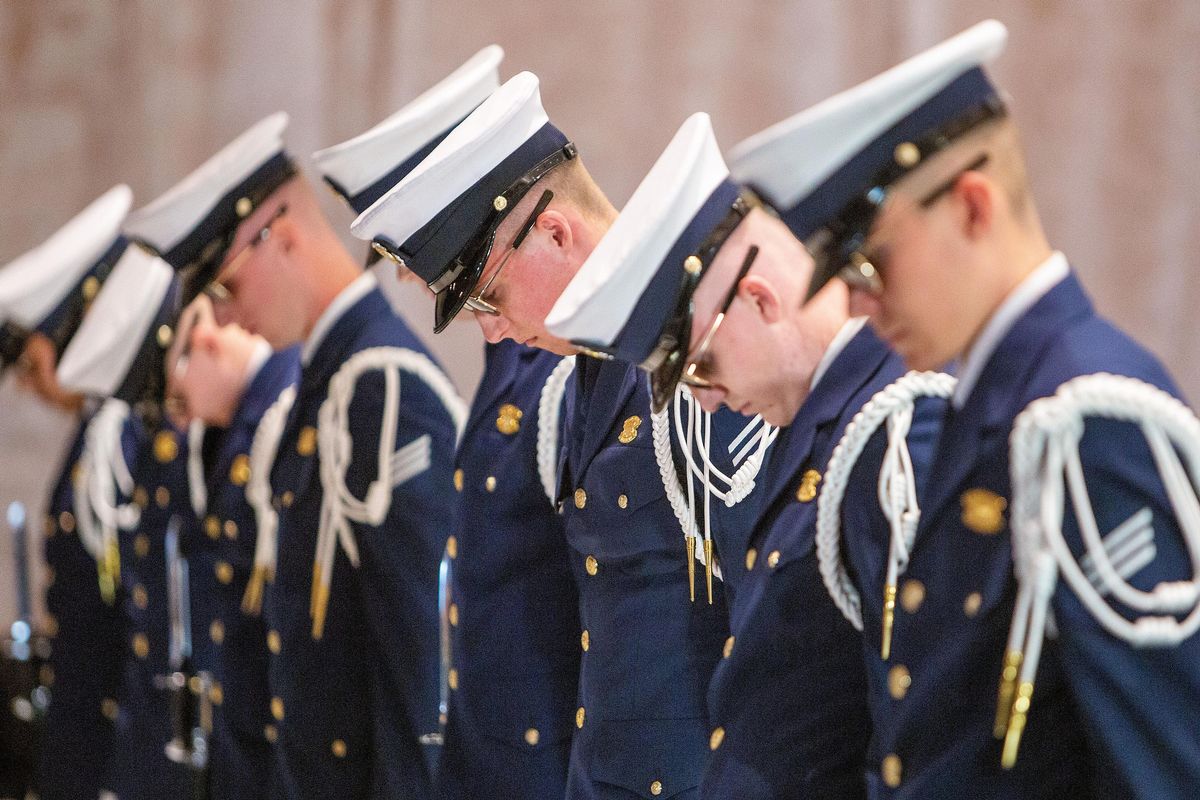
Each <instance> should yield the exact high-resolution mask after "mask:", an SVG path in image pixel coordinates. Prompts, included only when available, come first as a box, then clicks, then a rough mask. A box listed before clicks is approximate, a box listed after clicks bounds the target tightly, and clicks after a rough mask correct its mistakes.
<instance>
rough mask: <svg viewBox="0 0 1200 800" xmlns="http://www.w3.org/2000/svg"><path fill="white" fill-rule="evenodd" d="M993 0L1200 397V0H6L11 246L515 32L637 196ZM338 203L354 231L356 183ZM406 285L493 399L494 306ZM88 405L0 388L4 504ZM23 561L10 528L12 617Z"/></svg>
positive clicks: (1109, 276)
mask: <svg viewBox="0 0 1200 800" xmlns="http://www.w3.org/2000/svg"><path fill="white" fill-rule="evenodd" d="M989 16H993V17H996V18H998V19H1000V20H1001V21H1002V22H1004V23H1005V24H1006V25H1007V26H1008V27H1009V30H1010V40H1009V45H1008V50H1007V52H1006V53H1005V54H1004V55H1003V56H1002V58H1001V59H1000V60H999V62H998V63H997V64H996V66H995V67H994V69H993V70H992V73H993V75H994V76H995V77H996V79H997V80H998V82H999V83H1000V84H1001V85H1002V86H1003V87H1005V89H1007V90H1008V92H1009V93H1010V94H1011V95H1012V104H1013V108H1014V111H1015V115H1016V118H1017V120H1018V122H1019V124H1020V127H1021V129H1022V131H1023V133H1024V139H1025V145H1026V149H1027V151H1028V156H1029V162H1030V171H1031V173H1032V178H1033V184H1034V191H1035V194H1036V196H1037V198H1038V204H1039V207H1040V210H1041V213H1042V217H1043V221H1044V222H1045V224H1046V228H1047V230H1048V232H1049V235H1050V238H1051V242H1052V243H1053V244H1054V245H1055V246H1057V247H1058V248H1060V249H1062V250H1064V251H1065V252H1066V253H1067V255H1068V256H1069V258H1070V259H1071V261H1072V263H1073V264H1074V266H1075V267H1076V269H1077V270H1078V271H1079V272H1080V274H1081V275H1082V277H1083V280H1084V283H1085V284H1086V285H1087V286H1088V287H1089V288H1090V290H1091V292H1092V293H1093V296H1094V298H1095V300H1096V302H1097V304H1098V305H1099V307H1100V309H1101V310H1102V311H1103V312H1104V313H1105V314H1107V315H1108V316H1110V317H1111V318H1113V319H1115V320H1116V321H1117V322H1118V323H1119V324H1120V325H1122V326H1123V327H1125V328H1126V329H1127V330H1129V331H1130V332H1132V333H1133V334H1134V335H1135V336H1136V337H1137V338H1139V339H1140V340H1141V341H1142V342H1143V343H1144V344H1146V345H1147V346H1149V347H1150V348H1151V349H1152V350H1154V351H1155V352H1157V353H1158V354H1159V355H1160V356H1161V357H1162V359H1163V360H1164V361H1165V362H1166V363H1167V365H1168V367H1169V368H1170V369H1171V370H1172V371H1173V372H1174V374H1175V376H1176V378H1177V379H1178V380H1179V382H1180V384H1181V385H1182V387H1183V390H1184V392H1185V393H1186V394H1187V395H1188V396H1189V397H1190V398H1191V399H1192V400H1193V401H1195V400H1196V399H1197V398H1198V397H1200V362H1197V360H1195V359H1194V358H1193V357H1192V356H1193V355H1194V353H1195V352H1196V347H1197V343H1200V314H1198V313H1197V306H1198V304H1200V303H1198V301H1200V270H1197V269H1196V267H1195V260H1196V256H1197V253H1200V203H1197V200H1196V197H1195V189H1196V187H1197V186H1200V48H1197V47H1196V46H1195V43H1196V42H1197V41H1200V3H1198V2H1196V0H1152V1H1151V0H1141V1H1140V2H1139V1H1138V0H1133V1H1131V2H1126V0H987V1H986V2H985V1H984V0H753V1H752V2H742V3H733V2H728V0H600V2H589V3H575V2H566V1H565V0H511V1H510V2H504V3H498V2H484V1H483V0H474V1H469V0H245V1H243V0H172V2H167V3H164V2H159V1H157V0H2V1H0V59H2V64H0V197H3V198H4V200H3V201H2V202H0V264H3V263H6V262H8V261H9V260H11V259H12V258H14V257H16V256H17V255H19V254H20V253H22V252H24V251H25V250H27V249H29V248H31V247H33V246H34V245H36V244H38V243H39V242H41V241H42V240H43V239H44V238H46V237H47V236H49V235H50V234H51V233H52V232H53V231H54V230H55V229H57V228H58V227H60V226H61V225H62V224H63V223H64V222H66V220H67V219H68V218H69V217H70V216H71V215H73V214H75V213H76V212H78V211H79V210H81V209H82V208H83V207H84V206H85V205H87V203H88V202H90V201H91V200H92V199H94V198H95V197H97V196H98V195H100V194H101V193H102V192H104V191H105V190H106V189H108V188H109V187H111V186H113V185H114V184H117V183H122V182H123V183H128V184H129V185H130V186H131V187H132V188H133V190H134V194H135V207H136V206H139V205H142V204H144V203H146V202H148V201H150V200H152V199H153V198H154V197H156V196H157V195H158V194H159V193H160V192H162V191H164V190H165V189H167V188H168V187H170V186H171V185H172V184H173V183H175V182H176V181H177V180H179V179H180V178H181V177H182V176H183V175H185V174H186V173H188V172H189V171H191V170H192V169H193V168H195V167H196V166H198V165H199V164H200V163H201V162H202V161H203V160H204V159H205V158H207V157H208V156H209V155H210V154H211V153H213V152H215V151H216V150H217V149H219V148H220V147H221V146H222V145H224V144H225V143H226V142H227V141H229V140H230V139H232V138H233V137H235V136H236V135H237V134H239V133H240V132H241V131H242V130H243V129H245V128H246V127H248V126H249V125H251V124H252V123H254V122H255V121H257V120H258V119H260V118H261V117H263V116H265V115H267V114H268V113H270V112H273V111H276V110H280V109H282V110H285V111H287V112H289V113H290V114H291V126H290V128H289V131H288V134H287V140H288V143H289V145H290V147H291V148H292V150H293V152H294V153H296V154H297V155H300V156H302V157H307V154H309V153H311V152H312V151H313V150H315V149H318V148H320V147H324V146H327V145H330V144H333V143H336V142H339V141H342V140H344V139H346V138H349V137H350V136H353V135H355V134H357V133H360V132H361V131H363V130H365V129H366V128H368V127H370V126H371V125H373V124H375V123H376V122H378V121H379V120H381V119H383V118H384V117H386V116H387V115H388V114H390V113H391V112H392V111H394V110H396V109H397V108H399V107H400V106H401V105H403V104H404V103H406V102H407V101H408V100H410V99H412V98H413V97H415V96H416V95H417V94H418V93H419V92H421V91H422V90H424V89H425V88H427V87H428V86H430V85H431V84H433V83H435V82H436V81H437V80H439V79H440V78H442V77H443V76H444V75H445V74H446V73H448V72H449V71H450V70H452V69H453V68H455V67H456V66H458V65H459V64H460V63H461V62H462V61H463V60H465V59H466V58H467V57H468V56H470V55H471V54H472V53H474V52H475V51H476V50H477V49H479V48H480V47H482V46H483V45H485V44H488V43H491V42H497V43H499V44H501V45H502V46H503V47H504V48H505V50H506V51H507V58H506V60H505V62H504V64H503V66H502V70H501V76H502V78H507V77H509V76H511V75H513V74H515V73H516V72H518V71H520V70H523V69H528V70H532V71H534V72H535V73H537V74H538V75H539V76H540V77H541V80H542V97H543V101H544V103H545V106H546V109H547V111H548V112H549V114H550V117H551V119H552V120H554V121H555V122H556V124H557V125H558V127H560V128H561V129H563V130H564V131H565V132H566V133H567V134H568V135H569V136H571V137H572V138H574V140H575V141H576V143H577V144H578V145H579V147H580V151H581V153H582V154H583V156H584V159H585V161H586V162H587V164H588V166H589V168H590V170H591V172H592V174H593V175H594V176H595V177H596V179H597V180H598V181H599V182H600V185H601V186H602V187H603V188H604V189H605V190H606V191H607V192H608V193H609V194H610V196H611V197H612V199H613V201H614V202H615V203H616V205H617V206H618V207H619V206H620V205H621V204H622V203H623V202H624V201H625V199H626V198H627V197H628V196H629V194H630V193H631V192H632V191H633V189H634V187H635V186H636V185H637V183H638V181H639V180H640V178H641V176H642V175H643V174H644V173H645V172H646V170H647V169H649V167H650V165H651V164H652V163H653V161H654V159H655V158H656V157H657V155H658V153H659V152H660V151H661V149H662V148H663V147H664V146H665V145H666V143H667V142H668V140H669V139H670V137H671V135H672V134H673V133H674V131H675V129H676V127H677V126H678V125H679V124H680V123H681V122H682V121H683V120H684V119H685V118H686V117H687V116H688V114H690V113H691V112H694V111H698V110H703V111H708V112H710V113H711V114H712V117H713V122H714V125H715V127H716V130H717V134H718V136H719V137H720V139H721V141H722V143H723V145H724V146H725V147H729V146H732V145H733V144H735V143H736V142H738V141H739V140H740V139H741V138H743V137H745V136H747V135H749V134H751V133H754V132H756V131H758V130H760V129H761V128H763V127H765V126H767V125H769V124H771V123H773V122H776V121H778V120H779V119H781V118H783V117H786V116H788V115H790V114H792V113H794V112H796V111H799V110H801V109H802V108H804V107H805V106H807V105H809V104H811V103H813V102H816V101H818V100H820V99H822V98H824V97H826V96H828V95H829V94H832V93H833V92H836V91H838V90H841V89H844V88H847V87H849V86H851V85H853V84H855V83H857V82H858V81H861V80H864V79H866V78H868V77H870V76H871V75H873V74H875V73H876V72H879V71H880V70H883V69H885V68H887V67H888V66H890V65H892V64H893V63H895V62H897V61H899V60H901V59H903V58H905V57H907V56H909V55H912V54H914V53H916V52H918V51H920V50H922V49H924V48H926V47H929V46H931V45H933V44H935V43H937V42H938V41H940V40H941V39H943V38H945V37H947V36H949V35H951V34H954V33H956V32H958V31H960V30H962V29H964V28H966V27H968V26H970V25H971V24H973V23H975V22H977V21H979V20H981V19H984V18H985V17H989ZM328 211H329V213H330V215H331V217H332V218H333V219H334V220H335V221H337V223H338V224H340V225H342V226H343V228H348V226H349V223H350V221H351V219H352V216H351V214H350V213H349V211H348V210H346V209H345V208H344V207H342V206H340V205H338V204H337V203H336V202H334V201H333V199H332V197H331V198H330V200H329V204H328ZM346 241H347V244H349V245H350V246H351V247H352V248H354V252H363V251H364V248H363V245H362V243H360V242H357V241H355V240H352V239H351V238H350V237H349V236H348V234H347V237H346ZM0 268H2V267H0ZM401 300H402V301H405V302H406V305H410V306H411V308H412V311H411V312H406V316H407V318H408V319H409V321H410V322H411V323H412V325H413V326H414V328H415V329H416V330H417V331H418V333H420V334H421V335H423V336H424V337H425V339H426V341H428V342H429V343H430V345H431V346H432V348H433V349H434V351H435V352H436V353H437V354H438V356H439V357H440V358H441V359H442V362H443V364H444V365H445V366H446V368H447V369H448V371H449V372H450V374H451V376H452V377H453V378H454V380H455V381H456V382H457V384H458V386H459V388H460V390H461V391H462V392H463V394H464V396H466V397H468V398H469V397H470V394H471V392H472V391H473V390H474V387H475V384H476V382H477V381H478V378H479V373H480V371H481V369H482V357H481V341H482V340H481V339H480V336H479V333H478V329H477V327H476V326H475V324H474V323H473V322H471V320H470V318H469V317H468V318H466V319H465V320H464V321H463V322H461V323H458V324H456V325H455V326H453V327H452V329H451V330H449V331H447V332H446V333H444V334H442V335H440V336H437V337H434V336H433V335H432V334H431V332H430V329H431V325H432V322H431V316H432V315H431V309H430V306H429V303H428V302H427V301H424V300H423V298H421V297H420V296H418V295H416V294H413V295H406V296H403V297H401ZM408 301H411V302H408ZM70 427H71V424H70V420H68V419H66V418H65V417H61V416H59V415H57V414H55V413H54V412H51V411H49V410H47V409H46V408H45V407H44V406H42V405H41V404H39V403H38V402H36V401H34V400H32V399H30V398H28V397H26V396H25V395H23V394H22V393H21V392H20V391H18V390H17V388H16V387H15V386H14V385H13V382H12V380H11V379H10V380H8V381H6V382H5V383H4V384H3V385H0V508H2V507H5V506H7V504H8V503H9V502H10V501H12V500H21V501H24V502H25V503H26V504H28V505H29V506H30V511H31V518H32V519H33V520H34V521H35V522H34V524H35V525H37V524H40V522H39V520H40V519H41V516H42V515H41V509H42V507H43V506H44V504H45V496H46V493H47V489H48V483H49V482H50V481H51V480H52V477H53V475H54V474H56V471H57V469H58V464H59V459H60V457H61V451H62V449H63V447H65V445H66V437H67V435H68V434H69V432H70ZM34 551H35V552H36V551H37V548H36V546H35V548H34ZM12 574H13V567H12V560H11V541H10V537H8V536H2V535H0V622H3V623H4V624H5V627H7V621H8V620H9V619H11V616H12V614H13V607H14V590H13V581H12V579H11V576H12Z"/></svg>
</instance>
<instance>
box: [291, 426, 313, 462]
mask: <svg viewBox="0 0 1200 800" xmlns="http://www.w3.org/2000/svg"><path fill="white" fill-rule="evenodd" d="M296 452H297V453H299V454H300V455H302V456H304V457H305V458H308V457H309V456H311V455H312V454H313V453H315V452H317V429H316V428H314V427H313V426H312V425H305V426H304V427H303V428H301V429H300V436H299V437H298V438H297V439H296Z"/></svg>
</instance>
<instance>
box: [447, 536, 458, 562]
mask: <svg viewBox="0 0 1200 800" xmlns="http://www.w3.org/2000/svg"><path fill="white" fill-rule="evenodd" d="M446 555H448V556H450V557H451V558H458V538H457V537H455V536H451V537H449V538H448V539H446Z"/></svg>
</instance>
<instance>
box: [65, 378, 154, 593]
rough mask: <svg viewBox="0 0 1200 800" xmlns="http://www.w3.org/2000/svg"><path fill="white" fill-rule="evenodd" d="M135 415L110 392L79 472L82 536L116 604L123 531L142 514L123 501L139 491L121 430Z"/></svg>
mask: <svg viewBox="0 0 1200 800" xmlns="http://www.w3.org/2000/svg"><path fill="white" fill-rule="evenodd" d="M128 419H129V404H128V403H125V402H124V401H122V400H117V399H115V398H109V399H108V400H105V401H104V404H103V405H101V406H100V408H99V410H97V411H96V414H95V416H93V417H92V419H91V421H90V422H88V426H87V431H86V432H85V433H84V449H83V455H82V456H81V457H80V459H79V465H80V470H79V472H78V474H77V476H76V478H75V482H74V489H75V521H76V525H77V526H78V529H79V538H80V540H81V541H82V542H83V545H84V547H85V548H86V549H87V551H88V553H90V554H91V556H92V558H94V559H96V567H97V571H98V573H99V580H100V594H101V597H103V598H104V601H105V602H106V603H108V604H109V605H112V604H113V603H114V602H115V601H116V592H117V586H119V585H120V582H121V555H120V548H119V546H118V543H117V531H118V529H120V530H126V531H129V530H133V529H134V528H136V527H137V524H138V522H139V521H140V519H141V509H140V508H139V507H138V506H137V504H136V503H132V502H125V503H121V502H118V498H119V497H120V496H122V495H123V496H125V497H129V496H130V495H132V494H133V491H134V484H133V476H132V475H131V474H130V472H129V465H128V464H126V463H125V453H124V451H123V450H122V448H121V433H122V431H123V430H124V429H125V423H126V421H127V420H128Z"/></svg>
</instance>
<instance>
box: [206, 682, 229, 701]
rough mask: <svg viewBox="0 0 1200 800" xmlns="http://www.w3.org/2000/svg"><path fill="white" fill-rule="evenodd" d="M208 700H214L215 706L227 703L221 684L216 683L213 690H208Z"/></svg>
mask: <svg viewBox="0 0 1200 800" xmlns="http://www.w3.org/2000/svg"><path fill="white" fill-rule="evenodd" d="M208 699H209V700H212V704H213V705H214V706H219V705H221V704H222V703H224V702H225V690H224V689H223V688H221V684H219V683H214V684H213V685H212V688H211V689H209V690H208Z"/></svg>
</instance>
